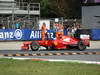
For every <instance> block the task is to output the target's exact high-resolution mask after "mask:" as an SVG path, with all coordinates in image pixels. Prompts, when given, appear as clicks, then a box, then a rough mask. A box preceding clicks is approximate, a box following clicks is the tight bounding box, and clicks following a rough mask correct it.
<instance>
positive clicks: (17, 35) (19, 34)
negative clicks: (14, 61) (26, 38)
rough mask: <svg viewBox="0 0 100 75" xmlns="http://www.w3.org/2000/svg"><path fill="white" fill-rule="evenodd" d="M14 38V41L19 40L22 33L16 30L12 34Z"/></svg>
mask: <svg viewBox="0 0 100 75" xmlns="http://www.w3.org/2000/svg"><path fill="white" fill-rule="evenodd" d="M14 36H15V38H16V39H21V38H22V36H23V33H22V31H21V30H20V29H16V30H15V32H14Z"/></svg>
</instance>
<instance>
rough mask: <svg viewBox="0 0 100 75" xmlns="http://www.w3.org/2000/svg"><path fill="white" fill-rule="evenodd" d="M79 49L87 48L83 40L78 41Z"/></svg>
mask: <svg viewBox="0 0 100 75" xmlns="http://www.w3.org/2000/svg"><path fill="white" fill-rule="evenodd" d="M77 47H78V49H79V50H80V51H83V50H85V49H86V45H85V44H84V43H83V42H82V41H79V42H78V46H77Z"/></svg>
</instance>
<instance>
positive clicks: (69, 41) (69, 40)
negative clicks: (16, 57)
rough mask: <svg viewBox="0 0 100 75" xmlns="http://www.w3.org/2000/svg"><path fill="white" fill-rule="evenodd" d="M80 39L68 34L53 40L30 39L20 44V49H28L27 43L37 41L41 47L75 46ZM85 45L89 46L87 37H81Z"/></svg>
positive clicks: (60, 47)
mask: <svg viewBox="0 0 100 75" xmlns="http://www.w3.org/2000/svg"><path fill="white" fill-rule="evenodd" d="M79 41H80V39H77V38H74V37H70V36H62V38H61V39H55V40H45V41H42V40H38V41H30V42H24V43H23V45H22V46H21V49H23V50H28V49H29V45H31V44H32V42H37V43H38V44H39V45H40V46H43V47H50V48H53V49H67V48H69V46H77V44H78V42H79ZM81 41H82V42H83V43H84V45H85V46H89V45H90V43H89V39H82V40H81Z"/></svg>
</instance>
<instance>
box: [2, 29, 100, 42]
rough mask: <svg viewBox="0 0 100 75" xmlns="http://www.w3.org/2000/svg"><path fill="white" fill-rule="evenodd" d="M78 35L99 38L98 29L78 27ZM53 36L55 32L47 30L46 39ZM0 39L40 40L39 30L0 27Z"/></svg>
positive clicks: (93, 38)
mask: <svg viewBox="0 0 100 75" xmlns="http://www.w3.org/2000/svg"><path fill="white" fill-rule="evenodd" d="M64 35H67V30H64ZM80 35H84V36H85V37H87V36H88V35H89V36H90V38H91V39H92V40H100V29H80V30H78V31H77V32H76V34H75V37H77V38H80ZM86 35H87V36H86ZM54 38H55V32H54V31H53V30H48V31H47V34H46V39H54ZM0 40H5V41H6V40H41V30H30V29H0Z"/></svg>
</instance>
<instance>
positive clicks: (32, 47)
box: [30, 41, 40, 51]
mask: <svg viewBox="0 0 100 75" xmlns="http://www.w3.org/2000/svg"><path fill="white" fill-rule="evenodd" d="M30 47H31V49H32V51H37V50H39V48H40V45H39V44H38V42H36V41H34V42H32V43H31V45H30Z"/></svg>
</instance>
